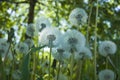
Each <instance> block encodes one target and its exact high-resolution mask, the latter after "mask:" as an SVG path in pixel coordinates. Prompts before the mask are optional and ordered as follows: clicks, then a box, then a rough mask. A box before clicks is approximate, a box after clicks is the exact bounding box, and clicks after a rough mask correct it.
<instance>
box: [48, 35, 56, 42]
mask: <svg viewBox="0 0 120 80" xmlns="http://www.w3.org/2000/svg"><path fill="white" fill-rule="evenodd" d="M47 39H48V40H50V41H54V40H55V39H56V37H55V35H48V36H47Z"/></svg>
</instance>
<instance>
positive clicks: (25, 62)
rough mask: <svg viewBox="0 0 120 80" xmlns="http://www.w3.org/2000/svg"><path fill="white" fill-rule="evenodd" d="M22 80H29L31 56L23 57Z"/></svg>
mask: <svg viewBox="0 0 120 80" xmlns="http://www.w3.org/2000/svg"><path fill="white" fill-rule="evenodd" d="M22 80H29V54H27V55H26V56H24V57H23V62H22Z"/></svg>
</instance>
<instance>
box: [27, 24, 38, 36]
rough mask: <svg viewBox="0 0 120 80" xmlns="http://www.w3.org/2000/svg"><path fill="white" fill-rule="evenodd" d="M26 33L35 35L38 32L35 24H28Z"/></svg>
mask: <svg viewBox="0 0 120 80" xmlns="http://www.w3.org/2000/svg"><path fill="white" fill-rule="evenodd" d="M26 34H27V35H28V36H29V37H33V36H35V34H36V30H35V27H34V25H33V24H28V26H27V28H26Z"/></svg>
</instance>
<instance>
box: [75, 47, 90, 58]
mask: <svg viewBox="0 0 120 80" xmlns="http://www.w3.org/2000/svg"><path fill="white" fill-rule="evenodd" d="M75 59H76V60H80V59H92V52H91V51H90V49H89V48H87V47H82V48H80V49H79V51H77V52H76V54H75Z"/></svg>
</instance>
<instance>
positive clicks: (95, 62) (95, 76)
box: [94, 0, 98, 80]
mask: <svg viewBox="0 0 120 80" xmlns="http://www.w3.org/2000/svg"><path fill="white" fill-rule="evenodd" d="M97 19H98V0H97V6H96V20H95V42H94V80H97V74H96V73H97V69H96V64H97V60H96V57H97Z"/></svg>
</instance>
